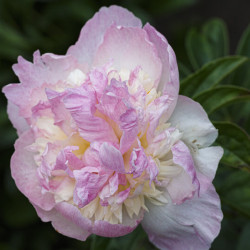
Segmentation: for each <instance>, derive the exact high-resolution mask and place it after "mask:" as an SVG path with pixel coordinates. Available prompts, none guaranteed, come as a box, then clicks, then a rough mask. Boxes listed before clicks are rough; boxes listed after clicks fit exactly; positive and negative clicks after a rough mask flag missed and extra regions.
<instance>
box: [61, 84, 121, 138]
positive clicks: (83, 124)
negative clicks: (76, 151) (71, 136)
mask: <svg viewBox="0 0 250 250" xmlns="http://www.w3.org/2000/svg"><path fill="white" fill-rule="evenodd" d="M64 104H65V107H66V108H67V109H68V110H69V112H70V113H71V115H72V117H73V119H74V120H75V122H76V124H77V126H78V128H79V132H80V135H81V136H82V137H83V139H85V140H86V141H89V142H92V141H110V142H117V137H116V135H115V133H114V131H113V129H112V128H111V126H110V125H109V124H108V123H107V122H106V121H105V120H104V119H102V118H100V117H97V116H95V115H94V114H95V111H96V107H95V105H96V97H95V92H94V91H92V90H91V89H87V87H81V88H75V89H71V90H70V91H69V93H68V95H66V96H65V97H64Z"/></svg>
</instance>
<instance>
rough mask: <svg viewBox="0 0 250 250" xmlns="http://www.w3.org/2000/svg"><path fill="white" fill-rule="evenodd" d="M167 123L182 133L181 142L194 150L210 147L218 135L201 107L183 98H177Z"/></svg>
mask: <svg viewBox="0 0 250 250" xmlns="http://www.w3.org/2000/svg"><path fill="white" fill-rule="evenodd" d="M169 122H170V123H171V126H174V127H176V128H178V129H179V130H180V132H183V136H182V140H183V141H184V142H185V143H186V144H187V145H188V146H190V147H191V148H194V149H196V148H203V147H208V146H210V145H211V144H212V143H213V142H214V140H215V139H216V137H217V135H218V131H217V129H216V128H215V127H214V126H213V124H212V123H211V122H210V120H209V119H208V116H207V114H206V112H205V110H204V109H203V108H202V107H201V105H200V104H199V103H197V102H195V101H193V100H191V99H190V98H188V97H185V96H179V98H178V101H177V104H176V107H175V110H174V112H173V114H172V115H171V117H170V120H169Z"/></svg>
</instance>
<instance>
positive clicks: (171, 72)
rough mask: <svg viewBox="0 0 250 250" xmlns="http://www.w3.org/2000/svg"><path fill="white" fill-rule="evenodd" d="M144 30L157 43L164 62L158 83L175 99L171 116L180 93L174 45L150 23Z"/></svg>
mask: <svg viewBox="0 0 250 250" xmlns="http://www.w3.org/2000/svg"><path fill="white" fill-rule="evenodd" d="M144 30H146V31H147V34H148V36H149V39H150V41H151V42H152V43H153V44H154V45H155V47H156V49H157V51H158V55H159V58H160V59H161V62H162V75H161V80H160V82H159V84H158V91H161V92H162V93H163V94H167V95H169V97H170V98H172V99H173V100H174V102H173V103H171V107H170V108H169V116H170V115H171V113H172V112H173V110H174V107H175V105H176V100H177V97H178V93H179V85H180V84H179V72H178V65H177V62H176V57H175V53H174V51H173V49H172V47H171V46H170V45H169V44H168V41H167V40H166V38H165V37H164V36H163V35H162V34H160V33H159V32H158V31H156V29H155V28H154V27H152V26H151V25H150V24H148V23H147V24H146V25H145V26H144Z"/></svg>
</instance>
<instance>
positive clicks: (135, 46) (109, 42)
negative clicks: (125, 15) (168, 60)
mask: <svg viewBox="0 0 250 250" xmlns="http://www.w3.org/2000/svg"><path fill="white" fill-rule="evenodd" d="M111 60H112V61H111ZM110 61H111V62H112V66H114V67H115V69H117V70H118V71H120V70H129V71H132V70H134V69H135V68H136V67H137V66H141V68H142V69H143V71H144V72H146V73H147V74H148V76H149V78H150V79H151V81H153V82H154V83H155V85H156V86H157V84H158V81H159V79H160V76H161V68H162V64H161V61H160V59H159V57H158V55H157V51H156V49H155V47H154V45H153V44H152V43H151V42H150V41H149V40H148V36H147V33H146V32H145V31H144V30H142V29H139V28H123V27H119V28H118V27H116V26H111V27H110V28H109V29H108V30H107V32H106V33H105V36H104V41H103V43H102V44H101V46H100V47H99V48H98V51H97V53H96V56H95V59H94V66H103V65H105V64H107V63H109V62H110ZM128 78H129V76H128ZM127 80H128V79H127Z"/></svg>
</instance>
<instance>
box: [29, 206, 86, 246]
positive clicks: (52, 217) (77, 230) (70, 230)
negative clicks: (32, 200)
mask: <svg viewBox="0 0 250 250" xmlns="http://www.w3.org/2000/svg"><path fill="white" fill-rule="evenodd" d="M34 207H35V209H36V212H37V214H38V216H39V217H40V218H41V220H42V221H43V222H49V221H51V223H52V226H53V227H54V228H55V229H56V230H57V231H58V232H59V233H61V234H63V235H65V236H68V237H72V238H75V239H78V240H82V241H85V240H86V239H87V237H88V236H89V235H90V233H89V232H88V231H87V230H86V229H84V228H81V227H80V226H79V225H77V224H75V223H73V222H72V220H71V219H70V218H68V217H65V216H63V215H61V214H60V213H58V212H57V211H56V209H52V210H50V211H45V210H42V209H41V208H39V207H37V206H35V205H34Z"/></svg>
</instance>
